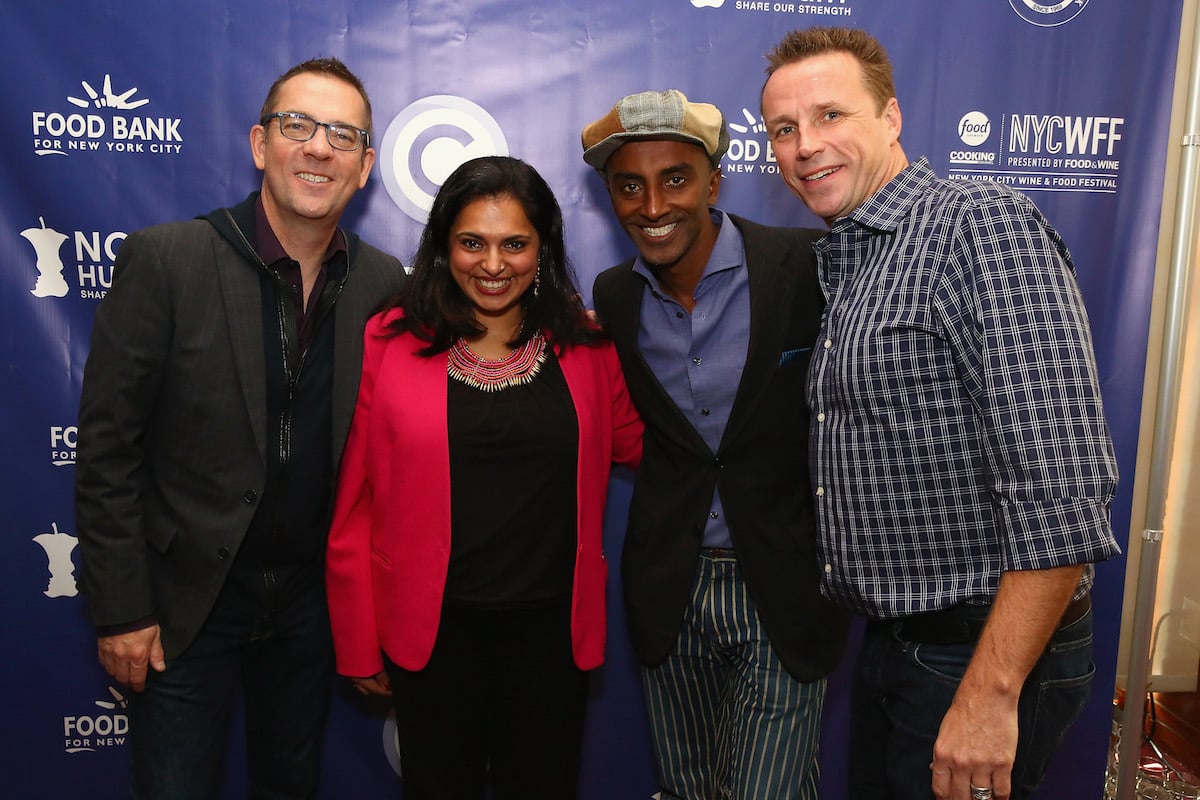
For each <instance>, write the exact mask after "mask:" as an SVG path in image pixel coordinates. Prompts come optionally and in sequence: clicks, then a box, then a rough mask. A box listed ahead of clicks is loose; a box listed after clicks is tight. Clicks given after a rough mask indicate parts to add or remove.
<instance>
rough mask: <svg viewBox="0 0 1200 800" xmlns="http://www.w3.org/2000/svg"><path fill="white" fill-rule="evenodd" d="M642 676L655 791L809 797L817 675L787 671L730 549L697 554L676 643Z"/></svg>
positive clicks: (703, 799)
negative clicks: (725, 554)
mask: <svg viewBox="0 0 1200 800" xmlns="http://www.w3.org/2000/svg"><path fill="white" fill-rule="evenodd" d="M642 685H643V688H644V690H645V695H646V707H647V711H648V713H649V715H650V732H651V737H652V738H653V740H654V750H655V755H656V756H657V759H658V772H659V783H660V785H661V787H662V795H661V796H662V798H663V800H679V799H680V798H681V799H682V800H717V799H718V798H730V799H733V800H801V798H803V800H816V798H817V792H818V790H819V785H818V784H819V781H818V779H819V777H820V776H819V771H818V765H817V744H818V741H819V739H820V734H821V708H822V706H823V704H824V701H825V681H824V680H823V679H822V680H817V681H812V682H809V683H805V682H801V681H798V680H796V679H795V678H793V677H792V676H791V675H790V674H788V672H787V670H786V669H785V668H784V666H783V664H782V663H781V662H780V661H779V657H778V656H777V655H776V654H775V651H774V650H773V649H772V648H771V643H770V642H769V641H767V634H766V631H764V630H763V627H762V623H761V622H760V621H759V619H758V614H757V613H756V612H755V610H754V602H753V601H752V600H751V599H750V592H749V591H748V590H747V588H746V582H745V579H744V578H743V577H742V574H741V570H740V568H739V566H738V563H737V560H736V559H735V558H722V557H710V556H708V555H703V556H701V557H700V559H699V562H698V564H697V569H696V576H695V578H694V580H693V584H692V597H691V601H690V603H689V604H688V607H687V609H686V610H685V611H684V617H683V620H682V625H681V627H680V631H679V639H678V640H677V641H676V643H675V648H674V649H673V650H672V651H671V653H670V655H668V656H667V659H666V661H664V662H663V663H662V664H659V665H658V666H656V667H645V668H643V669H642Z"/></svg>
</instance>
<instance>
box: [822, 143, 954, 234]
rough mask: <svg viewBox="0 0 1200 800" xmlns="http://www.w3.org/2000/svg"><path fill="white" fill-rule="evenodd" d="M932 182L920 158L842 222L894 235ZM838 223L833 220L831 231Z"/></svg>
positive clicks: (923, 160) (933, 179)
mask: <svg viewBox="0 0 1200 800" xmlns="http://www.w3.org/2000/svg"><path fill="white" fill-rule="evenodd" d="M936 180H937V175H935V174H934V172H933V170H931V169H930V168H929V160H928V159H926V158H925V157H924V156H922V157H921V158H920V159H918V160H917V161H916V162H914V163H912V164H909V165H908V166H907V167H905V168H904V169H903V170H901V171H900V174H899V175H897V176H896V177H894V178H892V179H891V180H890V181H888V182H887V183H886V184H884V186H883V188H881V189H880V190H879V191H877V192H875V194H873V195H871V196H870V197H868V198H867V199H866V200H864V201H863V202H862V204H861V205H860V206H859V207H858V208H856V209H854V210H853V211H851V212H850V214H849V215H848V217H843V218H842V219H847V218H848V219H850V220H851V221H853V222H855V223H857V224H859V225H862V226H864V227H867V228H873V229H875V230H878V231H888V232H891V231H895V230H896V229H897V228H898V227H900V222H901V221H902V220H903V219H904V218H905V217H907V216H908V214H909V211H910V210H911V209H912V207H913V206H914V205H916V203H917V201H918V200H919V199H920V198H921V197H923V196H924V195H925V194H926V193H927V192H928V190H929V187H930V186H932V185H933V183H934V181H936ZM839 222H841V220H835V221H834V223H833V224H834V227H837V225H838V223H839Z"/></svg>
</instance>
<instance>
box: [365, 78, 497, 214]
mask: <svg viewBox="0 0 1200 800" xmlns="http://www.w3.org/2000/svg"><path fill="white" fill-rule="evenodd" d="M378 155H379V171H380V173H381V174H382V175H383V185H384V186H386V187H387V191H388V195H389V196H390V197H391V198H392V202H393V203H395V204H396V205H397V206H399V207H400V210H401V211H403V212H404V213H405V214H407V215H408V216H409V217H411V218H412V219H414V220H416V221H417V222H420V223H422V224H424V223H425V221H426V220H427V219H428V218H429V209H431V208H432V207H433V198H434V195H436V194H437V191H438V189H439V188H441V185H442V182H443V181H445V180H446V178H448V177H450V173H451V172H454V170H456V169H457V168H458V167H459V166H460V165H462V164H463V162H465V161H470V160H471V159H472V158H478V157H480V156H506V155H508V140H507V139H505V138H504V131H503V130H501V129H500V125H499V123H497V122H496V120H495V119H494V118H493V117H492V115H491V114H489V113H488V112H487V111H485V110H484V109H483V108H482V107H480V106H479V105H477V104H475V103H473V102H471V101H470V100H467V99H466V98H463V97H456V96H454V95H448V94H440V95H433V96H431V97H423V98H421V99H420V100H417V101H416V102H414V103H412V104H411V105H409V106H408V107H407V108H405V109H404V110H402V111H401V112H400V113H399V114H397V115H396V117H395V119H393V120H392V121H391V123H389V124H388V126H387V130H386V131H385V132H384V134H383V141H382V142H381V143H380V145H379V150H378Z"/></svg>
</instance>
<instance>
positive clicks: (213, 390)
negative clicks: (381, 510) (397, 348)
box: [75, 204, 403, 658]
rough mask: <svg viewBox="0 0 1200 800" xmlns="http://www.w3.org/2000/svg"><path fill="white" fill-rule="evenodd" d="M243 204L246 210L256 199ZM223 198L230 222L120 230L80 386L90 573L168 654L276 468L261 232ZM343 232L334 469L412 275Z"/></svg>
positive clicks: (94, 589) (102, 623) (115, 622)
mask: <svg viewBox="0 0 1200 800" xmlns="http://www.w3.org/2000/svg"><path fill="white" fill-rule="evenodd" d="M235 211H236V212H238V214H239V215H240V216H241V217H242V219H244V218H245V217H246V214H245V211H246V204H243V205H242V206H240V207H239V208H238V209H236V210H235ZM218 213H220V214H221V215H222V216H220V217H218V214H214V215H211V217H212V218H213V219H215V220H217V221H218V222H221V221H227V222H228V225H229V228H230V231H232V232H233V235H231V234H230V232H226V234H225V235H222V233H219V232H218V231H217V229H216V227H214V223H213V222H210V221H209V220H205V219H197V220H190V221H186V222H176V223H170V224H166V225H159V226H156V227H153V228H148V229H146V230H142V231H137V232H135V233H133V234H130V236H129V237H128V238H127V239H126V240H125V242H124V243H123V244H122V245H121V249H120V251H119V252H118V254H117V260H116V265H115V268H114V276H113V283H112V288H111V289H110V290H109V292H108V295H107V296H106V297H105V298H104V300H103V302H101V304H100V307H99V309H98V310H97V313H96V320H95V324H94V327H93V331H92V343H91V351H90V353H89V356H88V360H87V365H86V368H85V370H84V379H83V392H82V397H81V399H80V408H79V450H78V458H77V463H76V467H77V470H76V493H75V494H76V522H77V530H78V535H79V538H80V544H81V548H80V549H81V551H82V554H83V568H82V570H81V575H80V588H81V589H82V590H83V593H84V594H85V595H86V596H87V600H88V609H89V614H90V616H91V620H92V622H93V624H95V625H96V626H98V627H100V628H102V629H103V628H111V627H114V626H124V625H127V624H129V623H131V622H136V621H139V620H143V619H147V618H150V617H153V618H154V619H156V620H157V622H158V624H159V625H160V626H161V635H162V643H163V647H164V650H165V651H166V655H167V657H168V658H171V657H174V656H177V655H179V654H180V653H181V652H182V651H183V649H184V648H186V647H187V645H188V644H189V643H190V642H191V641H192V639H193V638H194V637H195V635H196V634H197V633H198V632H199V631H200V628H201V626H202V625H203V623H204V620H205V618H206V617H207V616H208V614H209V612H210V611H211V610H212V607H213V605H214V603H215V602H216V598H217V594H218V592H219V591H220V589H221V586H222V585H223V584H224V582H225V578H226V576H227V574H228V572H229V569H230V566H231V565H232V563H233V560H234V557H235V556H236V555H237V552H238V548H239V546H240V545H241V542H242V539H243V537H244V536H245V533H246V530H247V528H248V527H249V525H250V521H251V519H252V518H253V516H254V512H255V510H256V501H257V499H258V498H259V497H260V496H261V495H262V494H263V490H264V484H265V479H266V466H267V460H266V459H267V457H266V447H267V424H268V422H267V412H266V407H267V386H266V384H267V364H266V358H267V356H266V352H265V345H264V334H263V303H262V299H261V293H262V287H263V281H262V279H261V277H260V276H261V270H262V269H263V267H262V265H261V263H260V262H259V260H258V258H257V256H256V255H255V254H254V253H253V251H252V250H251V249H250V244H249V243H250V242H252V241H253V238H254V237H253V233H252V232H250V231H243V230H241V229H240V228H238V227H236V226H235V225H234V219H235V217H234V215H227V214H223V212H218ZM251 218H252V217H251ZM346 239H347V249H348V258H349V267H348V272H347V278H346V282H345V285H344V288H343V290H342V292H341V294H340V296H339V297H338V299H337V301H336V304H335V306H334V312H333V323H334V326H335V327H334V366H333V369H334V375H333V398H332V418H333V419H332V435H331V439H332V450H331V452H330V458H331V459H332V462H331V463H332V464H333V465H334V474H336V466H337V463H338V460H339V458H340V456H341V452H342V448H343V447H344V445H345V442H346V436H347V433H348V432H349V428H350V418H351V416H352V415H353V413H354V402H355V397H356V395H357V392H358V382H359V374H360V368H361V363H362V343H363V339H362V334H363V328H364V325H365V323H366V319H367V317H368V316H369V315H370V313H371V312H372V311H373V310H374V309H375V308H376V307H377V306H378V305H379V304H380V303H381V302H382V301H383V299H384V298H385V297H386V296H387V295H388V294H390V293H392V292H394V291H396V290H397V289H398V288H399V286H400V282H401V280H402V276H403V270H402V268H401V266H400V262H399V261H397V260H396V259H395V258H393V257H391V256H389V255H386V254H384V253H382V252H380V251H379V250H376V249H375V248H373V247H370V246H369V245H366V244H364V243H362V242H360V241H359V240H358V238H357V237H355V236H353V234H348V233H347V234H346ZM331 496H332V493H331Z"/></svg>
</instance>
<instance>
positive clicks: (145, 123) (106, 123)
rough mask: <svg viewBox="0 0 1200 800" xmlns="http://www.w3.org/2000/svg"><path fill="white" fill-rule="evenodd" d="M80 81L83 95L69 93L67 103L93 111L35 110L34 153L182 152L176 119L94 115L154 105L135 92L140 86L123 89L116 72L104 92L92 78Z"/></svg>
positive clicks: (170, 153) (181, 140)
mask: <svg viewBox="0 0 1200 800" xmlns="http://www.w3.org/2000/svg"><path fill="white" fill-rule="evenodd" d="M81 84H82V86H83V95H84V96H83V97H75V96H74V95H68V96H67V102H68V103H70V104H71V105H73V106H75V107H76V108H80V109H84V110H85V111H87V112H89V113H81V112H77V111H67V112H65V113H64V112H62V111H34V112H33V152H35V153H36V154H38V155H39V156H50V155H55V156H65V155H68V154H69V153H70V152H71V151H73V150H76V151H100V152H108V153H130V154H139V153H142V154H145V153H152V154H167V155H177V154H179V153H180V152H181V151H182V150H183V136H182V135H181V134H180V132H179V125H180V122H181V120H179V119H177V118H171V117H150V116H126V115H124V114H120V113H109V114H98V113H95V110H100V111H108V112H121V111H133V110H135V109H139V108H141V107H142V106H145V105H147V104H149V102H150V101H149V100H148V99H146V98H141V97H137V96H136V95H137V92H138V89H137V87H136V86H135V87H132V88H130V89H126V90H125V91H122V92H118V91H116V90H114V89H113V83H112V76H111V75H105V76H104V82H103V84H102V88H101V89H99V90H97V89H95V88H93V87H92V85H91V84H90V83H88V82H87V81H82V82H81Z"/></svg>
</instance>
